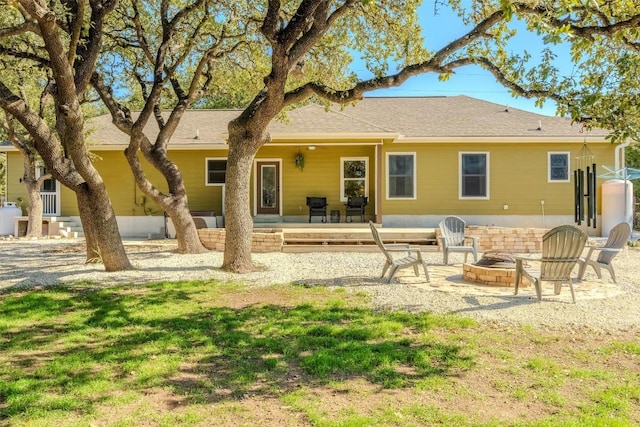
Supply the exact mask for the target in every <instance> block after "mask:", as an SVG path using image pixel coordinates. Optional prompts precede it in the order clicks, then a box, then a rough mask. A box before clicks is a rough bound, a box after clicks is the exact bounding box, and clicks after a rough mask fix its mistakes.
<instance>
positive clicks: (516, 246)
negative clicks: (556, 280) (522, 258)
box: [437, 225, 548, 253]
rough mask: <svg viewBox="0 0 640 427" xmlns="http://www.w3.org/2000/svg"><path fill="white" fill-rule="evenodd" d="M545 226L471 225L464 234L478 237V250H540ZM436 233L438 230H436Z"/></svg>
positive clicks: (524, 251) (518, 251)
mask: <svg viewBox="0 0 640 427" xmlns="http://www.w3.org/2000/svg"><path fill="white" fill-rule="evenodd" d="M547 231H548V230H547V229H545V228H505V227H487V226H479V225H471V226H468V227H467V230H466V234H467V235H469V236H477V237H478V251H479V252H487V251H504V252H513V253H529V252H541V251H542V236H544V234H545V233H546V232H547ZM437 232H438V234H439V232H440V230H438V231H437Z"/></svg>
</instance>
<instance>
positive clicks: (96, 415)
mask: <svg viewBox="0 0 640 427" xmlns="http://www.w3.org/2000/svg"><path fill="white" fill-rule="evenodd" d="M637 339H638V337H637V336H635V335H634V334H632V333H629V334H628V335H607V334H593V333H586V332H585V333H584V334H581V333H577V334H576V333H574V334H571V335H563V334H560V333H553V334H551V333H543V332H540V331H537V330H536V329H534V328H515V327H506V326H501V325H483V324H476V323H475V322H473V321H471V320H469V319H465V318H462V317H457V316H440V315H438V316H435V315H430V314H410V313H406V312H397V311H396V312H386V311H376V310H372V309H371V308H370V307H369V303H368V301H367V299H366V297H365V296H364V295H352V294H349V293H347V292H345V291H343V290H328V289H325V288H319V287H318V288H314V287H304V286H291V285H282V286H273V287H268V288H258V289H257V288H251V289H250V288H247V287H245V286H243V285H242V284H224V283H216V282H210V283H203V282H182V283H154V284H148V285H147V286H124V287H116V288H106V289H105V288H100V287H99V286H97V285H93V284H91V283H81V284H77V285H75V286H70V287H54V288H48V289H46V290H32V291H21V292H18V291H14V292H10V293H4V294H1V295H0V424H7V425H11V426H13V425H15V426H21V425H25V426H27V425H28V426H56V427H59V426H89V425H92V426H93V425H95V426H98V425H99V426H133V425H136V426H138V425H145V426H149V425H151V426H154V425H158V426H176V425H180V426H183V425H184V426H191V425H194V426H196V425H201V426H209V425H228V426H239V425H247V426H263V425H274V426H285V425H286V426H298V425H300V426H373V425H375V426H424V425H456V426H501V425H505V426H506V425H508V426H585V425H587V426H635V425H640V345H639V344H638V340H637Z"/></svg>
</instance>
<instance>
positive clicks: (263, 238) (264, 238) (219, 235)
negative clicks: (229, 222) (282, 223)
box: [198, 228, 284, 253]
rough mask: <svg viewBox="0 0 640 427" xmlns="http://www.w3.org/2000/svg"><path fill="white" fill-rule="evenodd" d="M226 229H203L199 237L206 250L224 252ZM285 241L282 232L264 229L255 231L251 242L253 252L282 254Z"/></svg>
mask: <svg viewBox="0 0 640 427" xmlns="http://www.w3.org/2000/svg"><path fill="white" fill-rule="evenodd" d="M226 235H227V233H226V230H225V229H224V228H201V229H199V230H198V236H199V237H200V241H201V242H202V244H203V245H204V247H205V248H207V249H209V250H213V251H218V252H222V251H224V241H225V238H226ZM283 242H284V239H283V237H282V230H280V229H271V228H262V229H260V231H255V230H254V231H253V238H252V242H251V252H254V253H260V252H281V251H282V245H283Z"/></svg>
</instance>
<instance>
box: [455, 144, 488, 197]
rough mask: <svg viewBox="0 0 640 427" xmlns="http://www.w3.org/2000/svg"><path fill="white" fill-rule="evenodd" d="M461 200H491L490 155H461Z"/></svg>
mask: <svg viewBox="0 0 640 427" xmlns="http://www.w3.org/2000/svg"><path fill="white" fill-rule="evenodd" d="M460 198H471V199H488V198H489V153H460Z"/></svg>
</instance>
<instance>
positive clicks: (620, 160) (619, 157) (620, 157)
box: [614, 138, 631, 172]
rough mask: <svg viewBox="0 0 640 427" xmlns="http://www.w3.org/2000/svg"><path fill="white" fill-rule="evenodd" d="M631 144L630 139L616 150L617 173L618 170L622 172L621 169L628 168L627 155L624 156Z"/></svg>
mask: <svg viewBox="0 0 640 427" xmlns="http://www.w3.org/2000/svg"><path fill="white" fill-rule="evenodd" d="M629 144H631V140H630V139H629V138H627V140H626V141H625V142H623V143H622V144H618V145H617V146H616V150H615V159H614V161H615V164H614V165H615V170H616V172H617V171H618V170H620V168H623V167H625V166H626V161H625V154H624V149H625V148H626V147H628V146H629Z"/></svg>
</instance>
